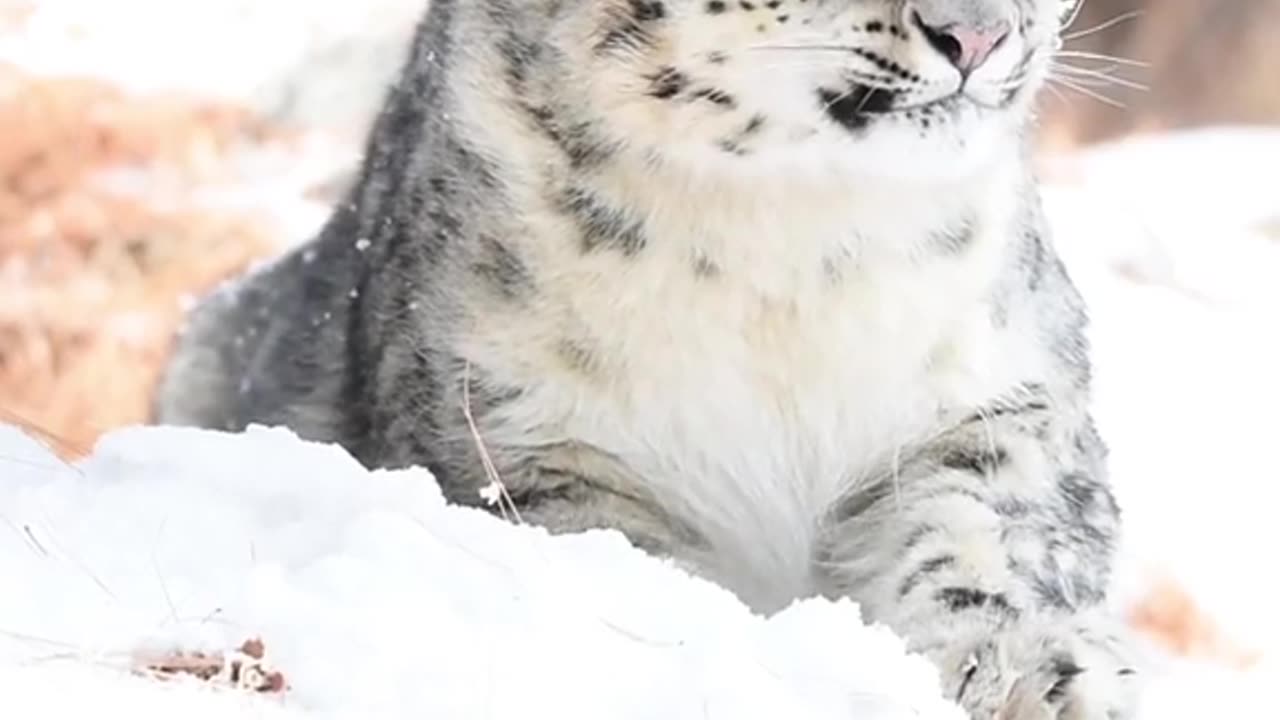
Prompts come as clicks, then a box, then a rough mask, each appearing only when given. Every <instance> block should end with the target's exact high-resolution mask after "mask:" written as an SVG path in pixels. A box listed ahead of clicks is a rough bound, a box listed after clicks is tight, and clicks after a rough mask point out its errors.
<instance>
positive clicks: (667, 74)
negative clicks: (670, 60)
mask: <svg viewBox="0 0 1280 720" xmlns="http://www.w3.org/2000/svg"><path fill="white" fill-rule="evenodd" d="M688 86H689V78H688V76H687V75H685V74H684V73H682V72H680V71H679V70H677V69H675V68H673V67H671V66H666V67H663V68H662V69H660V70H658V72H656V73H654V74H653V75H652V76H650V77H649V95H650V96H651V97H655V98H658V99H659V100H670V99H671V98H674V97H675V96H677V95H679V94H680V93H682V92H684V90H685V88H687V87H688Z"/></svg>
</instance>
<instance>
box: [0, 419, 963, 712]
mask: <svg viewBox="0 0 1280 720" xmlns="http://www.w3.org/2000/svg"><path fill="white" fill-rule="evenodd" d="M0 475H2V476H3V480H4V482H2V483H0V586H3V587H5V588H6V590H8V591H7V592H3V593H0V687H3V688H4V691H3V692H0V716H3V717H23V718H53V717H59V718H61V717H83V716H85V715H86V714H88V713H92V712H95V711H97V710H98V709H100V708H102V707H104V706H108V705H109V706H113V707H129V708H131V710H130V715H131V716H134V717H178V716H180V717H183V718H186V719H203V718H237V719H238V718H244V717H250V716H252V717H261V718H295V717H298V718H300V717H307V718H313V717H314V718H340V717H341V718H386V719H388V720H391V719H394V718H415V719H420V718H459V717H487V718H516V717H518V718H539V717H555V718H601V717H608V718H663V719H667V718H698V719H700V720H701V719H705V718H734V719H735V720H743V719H748V718H769V720H776V718H780V717H795V718H806V719H807V720H818V719H821V718H833V719H834V718H840V719H841V720H849V719H850V718H855V719H863V720H889V719H892V718H903V719H904V720H905V719H906V718H912V719H917V720H918V719H923V720H933V719H937V720H960V718H961V717H962V715H961V714H960V711H959V710H958V709H957V708H956V707H955V706H954V705H952V704H950V703H948V702H946V701H944V700H942V699H941V696H940V691H939V686H938V681H937V675H936V673H935V671H934V670H933V668H932V667H931V666H930V665H929V664H928V663H927V662H926V661H925V660H924V659H923V658H921V657H918V656H911V655H908V654H906V653H905V651H904V646H903V644H902V642H901V640H900V639H899V638H897V637H896V636H894V635H893V634H892V633H890V632H889V631H888V630H887V629H885V628H882V627H868V626H865V625H863V624H862V622H861V620H860V618H859V613H858V610H857V608H856V607H855V606H854V605H853V604H851V603H848V602H838V603H833V602H828V601H825V600H811V601H805V602H800V603H796V604H795V605H793V606H791V607H789V608H788V609H786V610H784V611H783V612H781V613H779V614H777V615H775V616H773V617H771V618H768V619H765V618H762V617H759V616H756V615H753V614H752V613H751V612H749V611H748V610H747V609H746V608H745V607H744V606H743V605H741V604H740V603H739V602H738V601H737V600H736V598H734V597H733V596H732V595H731V594H730V593H728V592H727V591H725V590H722V589H720V588H718V587H716V586H714V585H712V584H710V583H707V582H704V581H701V580H699V579H696V578H694V577H691V576H688V575H686V574H684V573H682V572H681V571H679V570H677V569H675V568H674V567H672V566H670V565H669V564H667V563H664V562H662V561H660V560H657V559H655V558H652V557H650V556H648V555H645V554H644V553H642V552H640V551H638V550H635V549H634V548H632V547H631V546H630V545H628V544H627V543H626V542H625V540H624V539H623V537H622V536H621V535H620V534H618V533H615V532H605V531H600V532H591V533H585V534H579V535H568V536H551V535H549V534H548V533H546V532H545V531H542V530H540V529H536V528H532V527H521V526H516V525H512V524H507V523H504V522H502V521H501V520H498V519H496V518H494V517H492V516H490V515H489V514H487V513H484V512H482V511H480V510H475V509H467V508H461V507H457V506H451V505H448V504H446V503H445V501H444V499H443V497H442V495H441V493H440V491H439V488H438V486H437V485H436V484H435V482H434V480H433V479H432V478H431V476H430V475H429V474H428V473H427V472H425V471H422V470H410V471H397V472H372V473H371V472H367V471H366V470H364V469H363V468H362V467H361V466H360V465H358V464H357V463H356V462H355V461H354V460H353V459H352V458H351V457H350V456H349V455H347V454H346V453H345V452H343V451H342V450H341V449H339V448H337V447H335V446H328V445H319V444H312V443H306V442H303V441H301V440H299V439H297V438H296V437H295V436H294V435H292V434H291V433H289V432H287V431H283V430H267V429H263V428H252V429H250V431H248V432H246V433H243V434H239V435H227V434H220V433H213V432H206V431H199V430H188V429H174V428H137V429H130V430H125V431H120V432H117V433H114V434H112V435H109V436H107V437H106V438H104V440H103V441H102V442H101V443H100V444H99V446H98V447H97V449H96V451H95V453H94V454H93V455H92V456H91V457H89V458H88V459H87V460H85V461H83V462H80V463H78V464H76V465H66V464H63V463H62V462H60V461H59V460H57V459H56V458H55V457H54V456H53V455H52V454H51V453H49V452H48V451H46V450H45V449H44V448H43V447H41V446H40V445H38V444H37V443H36V442H34V441H33V440H31V439H30V438H28V437H26V436H24V435H22V434H21V433H19V432H18V431H17V430H13V429H9V428H4V427H0ZM15 587H20V588H21V591H20V592H13V591H12V588H15ZM250 637H261V638H262V640H263V641H264V643H265V645H266V647H267V649H268V653H269V660H270V663H271V664H272V665H273V666H275V667H276V668H277V669H279V670H280V671H282V672H283V673H284V675H285V676H286V678H287V680H288V683H289V685H290V689H289V690H288V692H287V693H284V694H283V695H279V694H277V695H269V694H253V693H248V692H235V691H229V690H225V689H217V688H215V687H213V686H211V685H209V684H207V683H201V682H200V681H197V680H195V679H194V678H186V679H184V678H177V679H174V680H173V681H171V682H161V681H159V680H157V679H155V678H153V677H146V676H143V675H139V674H137V673H131V672H130V667H131V658H134V657H136V654H137V653H139V652H149V653H152V654H153V656H154V654H156V653H161V654H163V653H166V652H169V653H172V652H174V651H176V650H182V651H185V652H193V651H205V652H222V651H226V650H229V649H232V648H236V647H238V646H239V645H240V644H241V643H242V642H243V641H244V640H245V639H246V638H250Z"/></svg>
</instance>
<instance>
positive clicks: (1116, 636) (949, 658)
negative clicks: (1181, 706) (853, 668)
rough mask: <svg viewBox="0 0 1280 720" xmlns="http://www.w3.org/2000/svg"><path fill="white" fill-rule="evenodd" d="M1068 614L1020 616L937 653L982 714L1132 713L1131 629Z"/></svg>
mask: <svg viewBox="0 0 1280 720" xmlns="http://www.w3.org/2000/svg"><path fill="white" fill-rule="evenodd" d="M1104 627H1105V623H1102V622H1091V621H1087V620H1081V619H1076V618H1067V619H1064V620H1063V621H1062V622H1052V621H1044V622H1037V623H1019V624H1017V625H1015V626H1013V627H1009V628H1005V629H1002V630H999V631H997V632H994V633H992V634H989V635H987V636H984V637H981V638H979V639H977V640H974V641H972V642H968V643H962V644H960V645H958V646H955V645H953V646H949V647H947V648H946V649H945V650H943V651H941V652H938V653H934V654H933V655H934V661H935V662H936V663H937V664H938V666H939V668H940V670H941V671H942V679H943V688H944V690H945V691H946V692H947V693H948V694H949V696H950V697H952V698H954V699H955V701H956V702H957V703H958V704H959V705H960V706H961V707H962V708H964V709H965V710H966V711H968V713H969V715H970V716H971V717H972V718H973V719H974V720H1130V719H1131V718H1133V717H1135V714H1136V699H1137V680H1138V671H1137V668H1136V667H1135V666H1134V662H1133V661H1132V659H1131V656H1132V654H1131V653H1130V652H1129V651H1128V643H1127V642H1126V641H1125V640H1124V638H1123V635H1122V634H1120V633H1118V632H1112V631H1110V630H1107V629H1104Z"/></svg>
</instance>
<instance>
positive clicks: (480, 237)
mask: <svg viewBox="0 0 1280 720" xmlns="http://www.w3.org/2000/svg"><path fill="white" fill-rule="evenodd" d="M1072 9H1073V3H1072V2H1069V1H1068V0H912V1H910V2H906V1H904V0H767V1H766V0H750V1H748V0H737V1H732V2H731V1H729V0H467V1H463V0H434V2H433V3H432V6H431V8H430V10H429V12H428V14H427V15H426V17H425V19H424V21H423V22H422V24H421V25H420V27H419V28H418V31H417V35H416V38H415V41H414V43H413V46H412V52H411V54H410V57H409V58H408V60H407V62H406V64H405V66H404V69H403V73H402V75H401V77H400V78H399V81H398V82H397V83H396V84H395V86H394V87H393V89H392V90H391V92H390V93H389V95H388V98H387V101H386V105H385V108H384V109H383V111H382V113H381V116H380V119H379V120H378V122H377V124H376V127H375V128H374V130H373V131H372V134H371V136H370V138H369V141H368V145H367V149H366V153H365V160H364V165H363V171H362V174H361V177H360V179H359V181H358V182H357V183H356V184H355V186H354V188H353V189H352V190H351V191H350V195H349V197H347V198H346V201H345V202H343V203H341V204H339V205H338V207H337V208H336V209H335V210H334V212H333V215H332V217H331V219H330V220H329V222H328V224H327V226H326V227H325V228H324V229H323V231H322V232H321V233H320V235H319V237H317V238H316V239H315V240H314V241H313V242H311V243H309V244H308V245H306V246H305V247H303V248H300V249H298V250H297V251H295V252H293V253H291V254H289V255H287V256H286V257H284V258H282V259H281V260H279V261H278V262H276V263H274V264H273V265H271V266H269V267H266V268H264V269H261V270H259V271H257V272H255V273H253V274H251V275H249V276H247V277H244V278H241V279H239V280H237V281H235V282H234V283H232V284H231V285H229V286H228V287H226V288H225V289H223V290H222V291H220V292H218V293H215V294H214V295H213V296H211V297H209V298H207V299H205V300H204V301H203V302H202V303H201V304H200V306H199V307H198V308H197V309H196V310H195V312H194V313H193V315H192V317H191V318H190V323H189V327H188V328H187V330H186V331H185V333H184V335H183V337H182V338H181V340H180V342H179V344H178V348H177V351H176V354H175V356H174V360H173V362H172V365H171V366H170V368H169V370H168V372H167V375H166V378H165V380H164V383H163V385H162V388H161V392H160V396H159V401H158V406H157V420H158V421H160V422H165V423H182V424H196V425H203V426H208V427H215V428H224V429H229V430H236V429H239V428H243V427H245V426H246V424H248V423H267V424H284V425H288V426H290V427H292V428H294V429H295V430H296V431H298V432H299V433H300V434H302V435H303V436H305V437H308V438H313V439H316V440H323V441H331V442H336V443H340V444H342V445H343V446H344V447H346V448H347V449H349V450H350V451H351V452H352V453H353V454H354V455H355V456H356V457H358V458H359V459H360V460H361V461H363V462H364V463H366V464H368V465H370V466H390V467H394V466H404V465H410V464H417V465H425V466H427V467H429V468H430V469H431V470H432V471H433V472H434V473H435V475H436V477H437V478H438V479H439V480H440V482H441V484H442V486H443V488H444V490H445V492H446V493H447V495H448V496H449V497H450V498H451V499H453V500H454V501H456V502H459V503H467V504H479V503H480V502H481V498H480V493H479V490H480V489H481V488H482V487H483V486H484V485H485V484H487V482H488V480H487V477H486V471H485V464H484V462H482V456H484V458H487V459H488V460H491V461H492V463H493V467H494V468H495V469H496V470H497V472H498V473H499V475H500V476H501V478H502V480H503V482H504V483H505V485H506V486H507V488H508V491H509V493H510V495H511V496H512V497H513V498H514V500H515V502H516V503H517V504H518V506H519V509H520V511H521V514H522V516H523V518H524V519H525V520H526V521H530V522H535V523H540V524H543V525H545V526H547V527H549V528H551V529H552V530H554V531H558V532H566V531H576V530H581V529H585V528H593V527H612V528H617V529H619V530H621V531H622V532H624V533H625V534H626V535H627V536H628V537H629V538H630V539H631V540H632V541H633V542H634V543H636V544H637V545H638V546H640V547H642V548H644V549H646V550H648V551H650V552H653V553H656V554H661V555H664V556H668V557H671V558H672V559H673V560H674V561H676V562H678V563H680V564H681V565H683V566H685V567H687V568H689V569H691V570H693V571H695V572H698V573H700V574H702V575H704V576H705V577H708V578H710V579H712V580H715V581H717V582H720V583H722V584H723V585H725V586H726V587H728V588H730V589H732V590H733V591H735V592H736V593H738V594H739V595H740V596H741V597H742V598H743V600H744V601H745V602H747V603H749V604H750V605H751V606H753V607H755V608H757V609H759V610H761V611H764V612H768V611H773V610H776V609H778V608H780V607H782V606H783V605H785V604H786V603H788V602H790V601H791V600H793V599H795V598H798V597H803V596H808V595H815V594H822V595H828V596H833V597H836V596H847V597H851V598H853V599H855V600H857V601H858V602H859V603H860V604H861V606H862V607H863V609H864V611H865V612H866V614H867V616H868V617H869V618H870V619H872V620H876V621H881V622H885V623H887V624H889V625H890V626H891V627H893V628H895V629H896V630H897V631H898V632H900V633H901V634H902V635H903V636H904V637H905V638H906V639H907V640H908V642H909V644H910V645H911V647H913V648H914V649H916V650H918V651H920V652H922V653H925V654H926V655H927V656H928V657H930V658H931V659H932V660H933V661H934V662H935V663H937V665H938V667H939V668H940V669H941V671H942V677H943V680H944V686H945V687H946V689H947V691H948V692H949V693H951V694H952V696H953V697H955V698H956V699H957V700H958V702H959V703H960V704H961V705H962V706H963V707H965V708H967V709H968V710H969V712H970V713H971V714H972V716H973V717H974V718H983V719H986V718H1002V719H1004V720H1031V719H1033V718H1035V719H1039V718H1064V719H1066V718H1070V719H1077V720H1078V719H1085V718H1088V719H1095V718H1096V719H1102V718H1106V719H1107V720H1122V719H1123V718H1128V717H1131V712H1132V711H1131V695H1132V687H1131V686H1132V677H1133V676H1132V672H1131V665H1130V664H1129V661H1128V660H1126V659H1125V657H1126V653H1127V650H1126V645H1125V643H1124V642H1123V640H1122V638H1121V636H1120V635H1119V634H1118V631H1116V630H1114V629H1112V627H1111V621H1110V620H1109V619H1108V618H1107V616H1106V612H1105V598H1106V594H1105V589H1106V586H1107V583H1108V578H1109V575H1110V572H1111V563H1112V555H1113V552H1114V546H1115V541H1116V535H1117V533H1118V531H1119V515H1118V511H1117V509H1116V505H1115V503H1114V501H1113V499H1112V495H1111V492H1110V490H1109V489H1108V485H1107V481H1106V469H1105V451H1104V446H1103V443H1102V441H1101V440H1100V438H1099V437H1098V435H1097V433H1096V432H1095V431H1094V428H1093V423H1092V422H1091V420H1090V417H1089V412H1088V403H1089V387H1090V373H1089V361H1088V354H1087V346H1086V343H1085V336H1084V330H1085V321H1086V319H1085V312H1084V308H1083V306H1082V303H1081V300H1080V298H1079V296H1078V294H1077V292H1076V291H1075V289H1074V288H1073V286H1072V284H1071V281H1070V280H1069V278H1068V276H1067V274H1066V272H1065V270H1064V268H1063V266H1062V264H1061V262H1060V261H1059V260H1058V259H1057V256H1056V255H1055V253H1054V250H1053V247H1052V242H1051V239H1050V238H1049V236H1048V233H1047V231H1046V228H1045V225H1044V221H1043V218H1042V216H1041V211H1040V207H1039V202H1038V200H1037V194H1036V188H1035V183H1034V180H1033V178H1032V177H1031V174H1030V170H1029V164H1028V162H1027V160H1026V143H1025V142H1024V137H1025V135H1026V134H1027V130H1028V127H1029V125H1030V121H1031V116H1032V108H1033V101H1034V97H1035V95H1036V92H1037V90H1038V89H1039V87H1040V84H1041V82H1042V80H1043V77H1044V75H1045V72H1046V67H1047V64H1048V62H1049V59H1050V57H1051V55H1052V53H1053V52H1054V51H1055V49H1056V47H1057V37H1058V31H1059V27H1060V25H1061V23H1062V20H1063V18H1064V17H1066V16H1067V14H1068V13H1069V12H1070V11H1071V10H1072ZM951 23H961V24H965V25H967V26H974V27H986V26H989V25H991V24H992V23H997V24H998V23H1007V24H1008V28H1009V29H1010V30H1011V32H1010V33H1009V34H1008V36H1007V37H1004V38H1003V39H1002V40H1001V41H1000V43H999V44H998V45H997V46H996V48H995V50H994V52H993V53H992V54H991V55H990V57H989V59H987V61H986V62H985V63H984V64H982V65H981V66H980V67H978V68H977V69H976V70H973V71H972V72H969V73H968V74H967V75H964V74H962V73H961V72H960V71H959V70H957V66H955V65H953V62H952V61H950V60H948V57H947V55H948V53H949V52H951V50H953V48H950V47H949V46H947V44H946V43H947V41H946V39H945V37H942V36H941V35H939V33H940V32H941V33H943V35H945V32H943V31H939V30H937V28H944V29H945V28H947V27H950V26H951V25H950V24H951ZM931 33H932V35H931ZM940 37H941V38H942V39H939V38H940ZM931 38H932V39H931ZM472 421H474V428H473V427H472V426H471V422H472ZM477 436H478V438H479V440H477Z"/></svg>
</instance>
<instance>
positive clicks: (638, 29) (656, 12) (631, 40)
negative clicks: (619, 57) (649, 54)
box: [595, 0, 667, 55]
mask: <svg viewBox="0 0 1280 720" xmlns="http://www.w3.org/2000/svg"><path fill="white" fill-rule="evenodd" d="M666 16H667V8H666V6H665V5H664V4H663V3H661V2H654V1H652V0H631V1H630V2H629V3H628V4H627V9H626V13H625V14H619V15H618V16H617V17H616V19H615V20H614V22H613V24H612V26H611V27H609V28H608V29H607V30H605V33H604V36H603V37H602V38H601V39H600V41H599V42H598V43H596V46H595V51H596V52H597V53H599V54H602V55H603V54H608V53H611V52H615V51H619V50H626V51H636V50H642V49H644V48H647V47H651V46H652V45H653V43H654V35H653V31H652V27H653V25H655V24H656V23H658V22H661V21H662V20H663V19H664V18H666Z"/></svg>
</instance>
